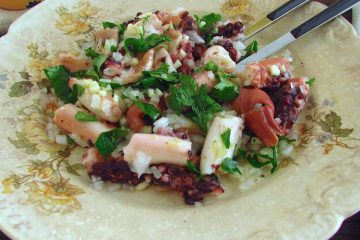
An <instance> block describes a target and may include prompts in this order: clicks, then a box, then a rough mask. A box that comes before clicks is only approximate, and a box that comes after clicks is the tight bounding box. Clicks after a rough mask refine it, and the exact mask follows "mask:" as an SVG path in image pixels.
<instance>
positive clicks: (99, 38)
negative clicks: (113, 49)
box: [95, 28, 119, 50]
mask: <svg viewBox="0 0 360 240" xmlns="http://www.w3.org/2000/svg"><path fill="white" fill-rule="evenodd" d="M106 40H112V42H114V43H116V44H117V42H118V41H119V30H118V29H117V28H113V29H110V28H106V29H101V30H98V31H96V32H95V44H96V48H97V49H98V50H102V48H103V46H104V45H105V43H106Z"/></svg>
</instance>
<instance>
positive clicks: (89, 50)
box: [84, 47, 101, 59]
mask: <svg viewBox="0 0 360 240" xmlns="http://www.w3.org/2000/svg"><path fill="white" fill-rule="evenodd" d="M84 52H85V55H86V56H87V57H90V58H92V59H94V58H96V57H98V56H100V55H101V54H100V53H98V52H97V51H95V50H94V49H93V48H91V47H89V48H86V49H85V50H84Z"/></svg>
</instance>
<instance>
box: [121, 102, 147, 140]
mask: <svg viewBox="0 0 360 240" xmlns="http://www.w3.org/2000/svg"><path fill="white" fill-rule="evenodd" d="M144 115H145V114H144V112H143V111H142V110H141V108H140V107H138V106H137V105H136V104H133V105H131V106H130V107H129V108H128V110H127V113H126V120H127V123H128V125H129V128H130V129H131V130H132V131H133V132H135V133H138V132H141V130H142V129H143V128H144V126H145V124H144Z"/></svg>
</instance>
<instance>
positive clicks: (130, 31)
mask: <svg viewBox="0 0 360 240" xmlns="http://www.w3.org/2000/svg"><path fill="white" fill-rule="evenodd" d="M145 18H146V19H147V20H146V22H145V21H144V19H145ZM162 24H163V23H162V22H161V21H160V19H159V18H158V17H157V15H156V14H153V13H145V14H141V15H139V16H138V17H137V20H136V22H133V23H129V24H128V25H127V28H126V31H125V32H124V39H126V38H137V39H139V38H140V37H141V35H142V34H144V37H148V36H150V35H151V34H158V35H161V34H162V33H163V29H162Z"/></svg>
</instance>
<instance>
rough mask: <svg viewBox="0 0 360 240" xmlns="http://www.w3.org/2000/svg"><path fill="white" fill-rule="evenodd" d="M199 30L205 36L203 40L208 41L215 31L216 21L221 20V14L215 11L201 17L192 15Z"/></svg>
mask: <svg viewBox="0 0 360 240" xmlns="http://www.w3.org/2000/svg"><path fill="white" fill-rule="evenodd" d="M194 17H195V20H196V23H197V25H198V27H199V29H200V32H201V33H202V34H203V35H205V36H206V39H205V41H206V42H207V43H209V42H210V41H211V39H212V37H213V35H214V34H216V33H217V31H218V30H217V28H216V27H215V26H216V23H217V22H219V21H221V15H220V14H217V13H210V14H208V15H205V16H203V17H201V18H200V17H199V16H197V15H195V16H194Z"/></svg>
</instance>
